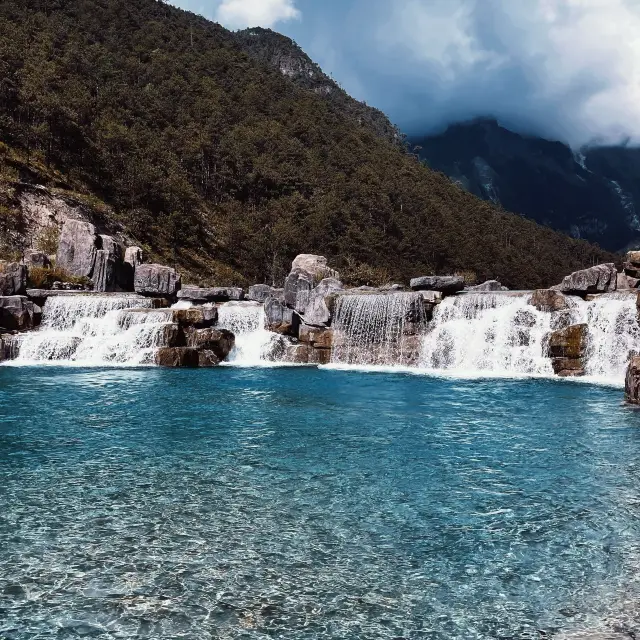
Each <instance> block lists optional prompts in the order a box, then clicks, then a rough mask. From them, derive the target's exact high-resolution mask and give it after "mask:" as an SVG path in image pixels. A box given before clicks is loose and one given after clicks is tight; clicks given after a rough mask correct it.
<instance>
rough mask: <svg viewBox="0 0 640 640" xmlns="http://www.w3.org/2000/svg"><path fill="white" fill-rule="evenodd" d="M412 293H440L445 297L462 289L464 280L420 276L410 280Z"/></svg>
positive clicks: (459, 278) (454, 277)
mask: <svg viewBox="0 0 640 640" xmlns="http://www.w3.org/2000/svg"><path fill="white" fill-rule="evenodd" d="M410 284H411V288H412V289H413V290H414V291H440V292H441V293H443V294H445V295H447V294H452V293H457V292H458V291H462V290H463V289H464V279H463V278H462V277H461V276H422V277H420V278H413V279H412V280H411V283H410Z"/></svg>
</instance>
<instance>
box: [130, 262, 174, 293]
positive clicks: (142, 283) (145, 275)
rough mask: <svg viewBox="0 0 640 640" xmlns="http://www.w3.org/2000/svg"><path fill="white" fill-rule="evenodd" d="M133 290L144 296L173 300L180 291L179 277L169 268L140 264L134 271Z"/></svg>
mask: <svg viewBox="0 0 640 640" xmlns="http://www.w3.org/2000/svg"><path fill="white" fill-rule="evenodd" d="M134 289H135V291H136V293H139V294H141V295H144V296H149V295H151V296H166V297H168V298H173V297H174V296H175V295H176V293H177V292H178V291H179V289H180V276H179V275H178V273H177V272H176V270H175V269H172V268H171V267H165V266H163V265H160V264H140V265H138V266H137V267H136V270H135V276H134Z"/></svg>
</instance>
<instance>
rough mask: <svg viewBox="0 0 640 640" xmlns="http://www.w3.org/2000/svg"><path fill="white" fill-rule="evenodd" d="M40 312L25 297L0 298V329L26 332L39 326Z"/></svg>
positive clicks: (38, 308) (36, 306)
mask: <svg viewBox="0 0 640 640" xmlns="http://www.w3.org/2000/svg"><path fill="white" fill-rule="evenodd" d="M41 318H42V310H41V309H40V307H39V306H38V305H36V304H34V303H33V302H31V301H30V300H29V299H28V298H27V297H26V296H2V297H0V328H2V329H5V330H7V331H27V330H28V329H33V328H34V327H37V326H38V325H39V324H40V320H41Z"/></svg>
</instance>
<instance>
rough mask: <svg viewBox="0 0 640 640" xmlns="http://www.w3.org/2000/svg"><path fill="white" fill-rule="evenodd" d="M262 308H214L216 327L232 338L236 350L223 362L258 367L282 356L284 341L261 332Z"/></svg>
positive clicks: (238, 305)
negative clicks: (225, 331)
mask: <svg viewBox="0 0 640 640" xmlns="http://www.w3.org/2000/svg"><path fill="white" fill-rule="evenodd" d="M265 324H266V322H265V312H264V305H262V304H258V303H254V302H227V303H226V304H223V305H221V306H220V307H219V308H218V327H219V328H220V329H228V330H229V331H231V332H233V333H234V334H235V336H236V346H235V348H234V349H233V351H232V352H231V354H230V355H229V357H228V358H227V361H228V362H230V363H233V364H236V365H243V366H260V365H265V364H268V363H274V362H277V361H278V360H280V359H281V358H282V357H283V356H284V351H285V349H286V344H287V340H286V338H284V337H283V336H280V335H278V334H276V333H273V332H271V331H267V329H266V328H265Z"/></svg>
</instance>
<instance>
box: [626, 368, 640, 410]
mask: <svg viewBox="0 0 640 640" xmlns="http://www.w3.org/2000/svg"><path fill="white" fill-rule="evenodd" d="M624 395H625V398H626V400H627V402H630V403H632V404H640V356H633V357H632V358H631V361H630V362H629V366H628V367H627V375H626V378H625V383H624Z"/></svg>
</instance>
